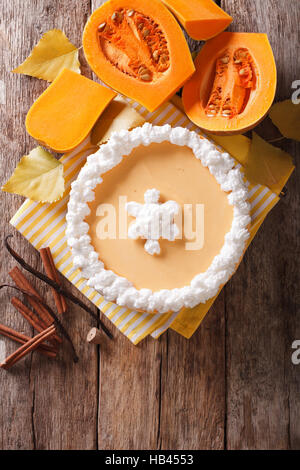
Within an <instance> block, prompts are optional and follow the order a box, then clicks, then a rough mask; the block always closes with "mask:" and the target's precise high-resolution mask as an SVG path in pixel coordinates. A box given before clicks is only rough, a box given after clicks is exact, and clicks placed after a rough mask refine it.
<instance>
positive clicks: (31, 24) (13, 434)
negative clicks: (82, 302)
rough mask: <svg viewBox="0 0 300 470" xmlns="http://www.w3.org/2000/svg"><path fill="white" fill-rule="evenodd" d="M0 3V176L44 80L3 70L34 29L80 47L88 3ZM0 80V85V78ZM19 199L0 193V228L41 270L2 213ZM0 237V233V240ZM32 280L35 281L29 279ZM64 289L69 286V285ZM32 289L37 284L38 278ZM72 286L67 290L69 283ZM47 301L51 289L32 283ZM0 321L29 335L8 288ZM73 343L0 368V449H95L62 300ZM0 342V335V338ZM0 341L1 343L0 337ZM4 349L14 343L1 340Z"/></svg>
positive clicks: (72, 319)
mask: <svg viewBox="0 0 300 470" xmlns="http://www.w3.org/2000/svg"><path fill="white" fill-rule="evenodd" d="M0 7H1V25H0V38H1V54H2V60H1V64H0V67H1V80H2V82H3V84H4V87H5V88H4V90H5V97H4V98H5V99H3V100H2V102H1V113H2V115H3V116H5V119H1V124H0V125H1V132H0V138H1V153H2V155H1V164H2V175H1V177H2V181H4V180H6V179H7V178H8V177H9V175H10V174H11V173H12V171H13V169H14V167H15V166H16V164H17V162H18V160H19V159H20V157H21V156H22V155H24V154H26V153H27V152H28V151H29V150H30V149H31V148H33V147H34V146H36V142H34V141H33V139H31V138H29V137H28V135H27V134H26V132H25V126H24V120H25V116H26V113H27V111H28V109H29V107H30V106H31V104H32V102H33V101H34V99H36V98H37V97H38V96H39V94H40V93H41V92H42V91H43V90H44V89H45V88H46V86H47V83H46V82H44V81H42V80H37V79H35V78H30V77H25V76H23V75H15V74H12V73H10V70H12V69H13V68H15V66H16V65H18V64H19V63H21V62H22V61H23V60H24V58H25V57H27V55H28V54H29V52H30V50H31V48H32V47H33V45H35V44H36V43H37V42H38V40H39V39H40V37H41V35H42V33H44V32H46V31H47V30H49V29H52V28H55V27H57V28H61V29H63V30H64V31H65V33H66V34H67V36H68V37H69V38H70V40H71V41H73V42H74V44H76V45H78V46H80V43H81V39H80V37H81V31H82V29H83V26H84V24H85V22H86V19H87V17H88V15H89V14H90V6H89V2H88V1H86V2H84V1H81V2H74V1H72V0H68V1H66V0H64V1H41V0H30V1H27V2H26V8H24V2H22V1H20V0H16V1H14V2H11V3H8V2H6V1H5V0H1V1H0ZM2 82H1V83H2ZM22 200H23V199H22V198H21V197H18V196H12V195H11V194H5V193H1V204H2V214H3V215H2V220H1V224H2V234H7V233H9V232H13V233H14V234H15V236H14V241H13V243H14V245H15V246H16V247H18V250H19V252H21V253H22V255H23V256H24V257H25V258H26V259H27V260H28V261H29V262H30V263H31V264H32V265H34V266H36V267H37V268H38V269H40V270H42V269H43V267H42V263H41V261H40V259H39V256H38V254H37V252H36V251H35V250H34V249H33V248H32V247H31V246H30V245H29V243H27V242H26V241H25V240H24V239H22V237H21V236H20V235H18V234H17V233H16V231H15V230H13V229H12V227H11V226H9V224H8V222H9V219H10V217H11V216H12V215H13V214H14V213H15V211H16V210H17V208H18V207H19V206H20V204H21V202H22ZM1 241H2V242H3V239H2V240H1ZM1 261H2V262H1V280H2V281H7V280H8V279H7V272H8V271H9V270H10V269H11V268H12V267H13V266H14V262H13V261H12V260H11V258H9V257H8V256H7V254H6V253H4V252H3V245H2V259H1ZM65 282H66V283H67V281H65ZM33 283H34V284H35V285H36V286H37V283H35V282H34V281H33ZM69 287H70V286H69ZM38 289H40V284H38ZM72 289H73V290H74V292H75V289H74V288H72ZM40 290H41V292H42V293H43V295H44V296H46V297H47V299H48V301H49V304H50V305H52V306H54V303H53V298H52V294H51V292H47V295H46V290H45V289H44V288H42V289H40ZM0 295H1V305H2V308H1V322H2V323H5V324H8V325H10V326H12V327H14V328H16V329H18V330H20V331H24V332H26V333H27V334H32V331H31V329H30V328H29V327H28V325H27V324H26V322H25V321H23V319H22V318H21V316H20V315H19V316H18V314H17V313H16V312H15V310H14V309H13V308H11V307H10V305H9V298H10V297H11V295H12V294H11V293H9V292H6V293H4V292H3V291H1V294H0ZM64 324H65V326H66V327H67V329H68V331H69V333H70V335H71V337H72V339H73V341H74V343H75V347H76V349H77V351H78V353H79V355H80V358H81V360H80V362H79V364H76V365H75V364H73V363H72V359H71V355H70V352H69V350H68V346H67V344H66V343H65V342H64V346H63V350H62V351H61V352H60V354H59V356H60V357H59V358H58V359H57V360H48V359H46V358H40V357H38V355H36V354H34V355H33V356H32V359H31V358H26V359H25V360H24V361H22V362H20V363H19V364H18V365H17V366H15V367H14V368H12V369H11V371H10V372H9V373H6V372H4V371H1V372H0V380H1V392H0V409H1V413H0V447H1V448H2V449H72V448H73V449H95V448H96V434H97V432H96V423H97V401H98V400H97V395H98V386H97V384H98V357H97V351H95V350H91V349H89V348H87V347H86V346H85V337H86V334H87V331H88V330H89V329H90V327H91V326H95V325H91V324H90V323H89V320H88V319H87V317H86V316H85V314H84V313H83V312H82V311H81V310H80V309H78V308H77V307H74V306H70V309H69V312H68V313H67V314H66V315H65V316H64ZM1 341H2V339H1ZM1 344H2V343H1ZM5 347H6V354H9V353H11V352H12V351H13V350H14V348H15V345H14V344H13V343H12V342H10V341H9V340H5Z"/></svg>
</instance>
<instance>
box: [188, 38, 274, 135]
mask: <svg viewBox="0 0 300 470" xmlns="http://www.w3.org/2000/svg"><path fill="white" fill-rule="evenodd" d="M195 65H196V73H195V74H194V75H193V77H192V78H191V79H190V80H189V81H188V82H187V83H186V84H185V86H184V88H183V93H182V100H183V106H184V110H185V112H186V114H187V115H188V117H189V118H190V119H191V121H193V122H194V123H195V124H197V126H199V127H200V128H201V129H204V130H205V131H207V132H210V133H212V134H220V135H222V134H229V135H230V134H241V133H243V132H246V131H247V130H249V129H251V128H253V127H254V126H256V125H257V124H258V123H259V122H260V121H261V120H262V119H263V118H264V117H265V115H266V114H267V112H268V110H269V108H270V106H271V105H272V102H273V99H274V95H275V90H276V65H275V61H274V57H273V52H272V49H271V46H270V43H269V41H268V38H267V35H266V34H260V33H229V32H224V33H221V34H220V35H219V36H216V37H215V38H213V39H210V40H209V41H208V42H207V43H206V44H205V45H204V47H203V48H202V49H201V51H200V53H199V54H198V56H197V57H196V59H195Z"/></svg>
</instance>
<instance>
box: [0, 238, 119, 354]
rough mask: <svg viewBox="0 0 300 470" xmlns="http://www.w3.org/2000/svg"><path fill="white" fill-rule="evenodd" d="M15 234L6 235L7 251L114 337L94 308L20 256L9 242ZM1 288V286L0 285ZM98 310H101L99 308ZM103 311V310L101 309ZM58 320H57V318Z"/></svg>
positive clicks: (5, 244)
mask: <svg viewBox="0 0 300 470" xmlns="http://www.w3.org/2000/svg"><path fill="white" fill-rule="evenodd" d="M12 237H13V235H11V234H10V235H7V236H6V237H5V240H4V246H5V248H6V249H7V251H8V252H9V254H10V255H11V256H12V257H13V258H14V259H15V260H16V261H17V262H18V263H19V264H20V265H21V266H22V268H24V269H25V270H26V271H28V272H29V273H31V274H33V275H34V276H35V277H37V278H38V279H40V280H41V281H43V282H45V283H46V284H47V285H48V286H50V287H53V289H55V290H56V291H57V292H59V293H60V294H62V295H63V296H64V297H66V298H67V299H69V300H71V302H73V303H74V304H75V305H79V306H80V307H81V308H82V309H83V310H85V311H86V312H87V313H88V314H89V315H90V316H91V317H92V318H93V319H94V320H95V321H96V322H97V324H99V325H101V328H102V330H103V331H104V333H105V334H106V335H107V336H108V337H109V338H110V339H113V335H112V333H111V332H110V330H109V329H108V328H107V327H106V326H105V324H104V323H103V322H102V321H101V319H100V318H98V316H97V315H96V314H95V313H94V312H93V310H92V309H91V308H89V307H88V306H87V305H85V303H84V302H82V301H81V300H80V299H79V297H76V296H75V295H74V294H72V293H71V292H69V291H68V290H67V289H65V288H63V287H62V286H60V285H58V284H57V282H55V281H52V279H50V278H49V277H48V276H45V274H43V273H41V272H39V271H37V270H36V269H35V268H33V267H32V266H30V264H28V263H27V262H26V261H25V260H24V259H23V258H22V256H20V255H19V254H18V253H17V252H16V251H15V250H14V249H13V248H12V247H11V246H10V244H9V243H8V239H9V238H12ZM0 288H1V286H0ZM98 311H100V310H99V309H98ZM100 312H101V311H100ZM56 322H57V319H56ZM64 335H65V336H66V333H64ZM68 341H70V339H68ZM71 343H72V341H70V344H71ZM73 352H74V351H73Z"/></svg>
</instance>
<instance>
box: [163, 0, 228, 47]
mask: <svg viewBox="0 0 300 470" xmlns="http://www.w3.org/2000/svg"><path fill="white" fill-rule="evenodd" d="M163 2H164V3H165V5H167V7H168V8H169V9H170V10H171V12H172V13H173V14H174V15H175V16H176V18H177V19H178V21H179V22H180V23H181V24H182V26H183V27H184V29H185V30H186V32H187V33H188V34H189V36H191V38H193V39H197V40H199V41H206V40H207V39H210V38H212V37H214V36H216V35H217V34H219V33H221V32H222V31H224V29H226V28H227V26H229V25H230V23H231V22H232V17H231V16H229V15H228V14H227V13H225V11H224V10H222V8H220V7H218V5H217V4H216V3H215V2H214V1H213V0H163Z"/></svg>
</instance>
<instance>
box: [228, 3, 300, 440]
mask: <svg viewBox="0 0 300 470" xmlns="http://www.w3.org/2000/svg"><path fill="white" fill-rule="evenodd" d="M221 4H222V7H223V8H224V9H225V10H226V11H227V12H228V13H229V14H231V15H232V16H233V17H234V23H233V25H232V27H231V29H232V30H234V31H253V32H265V33H267V34H268V37H269V40H270V42H271V45H272V48H273V51H274V55H275V59H276V63H277V68H278V88H277V95H276V99H277V100H279V99H284V98H289V97H290V95H291V83H292V81H293V80H295V79H297V78H299V62H298V64H297V57H296V56H295V50H296V47H297V44H298V42H299V20H300V15H299V14H300V12H299V2H298V1H297V0H286V1H282V2H277V1H275V0H265V1H264V2H261V1H259V0H256V1H240V2H236V1H234V0H223V1H222V2H221ZM271 127H272V125H271V123H270V122H265V123H264V125H263V126H261V127H260V128H259V132H260V133H263V134H262V135H268V134H269V133H272V132H274V130H273V129H271ZM280 146H281V147H282V148H283V149H284V150H286V151H287V152H290V153H291V154H292V155H294V156H296V154H297V153H298V155H299V145H296V144H295V143H292V142H284V143H281V144H280ZM298 182H299V168H298V169H297V170H296V171H295V173H294V175H293V176H292V178H291V180H290V181H289V183H288V195H287V197H286V198H285V199H284V200H283V201H281V202H280V203H279V204H278V205H277V206H276V207H275V208H274V210H273V211H272V213H271V214H270V215H269V217H268V219H267V220H266V221H265V223H264V224H263V227H262V228H261V230H260V232H259V233H258V235H257V236H256V238H255V240H254V242H253V243H252V245H251V246H250V248H249V249H248V251H247V253H246V256H245V259H244V261H243V263H242V264H241V266H240V268H239V270H238V272H237V273H236V274H235V276H234V277H233V278H232V280H231V281H230V283H229V284H228V286H226V288H225V295H226V319H227V322H226V356H227V446H228V448H229V449H241V448H242V449H288V448H294V449H295V448H298V449H299V448H300V425H299V423H300V398H299V397H300V393H299V392H300V377H299V371H298V373H297V370H296V369H297V366H294V365H292V363H291V351H292V350H291V344H292V341H293V340H294V339H298V338H299V337H300V318H299V306H298V307H297V301H296V299H297V290H299V269H298V268H297V261H296V259H297V254H299V236H298V234H299V187H297V186H298ZM298 305H299V304H298ZM298 367H299V366H298Z"/></svg>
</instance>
